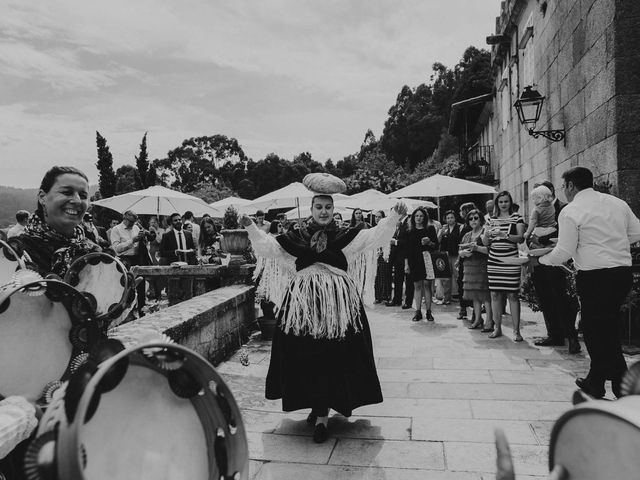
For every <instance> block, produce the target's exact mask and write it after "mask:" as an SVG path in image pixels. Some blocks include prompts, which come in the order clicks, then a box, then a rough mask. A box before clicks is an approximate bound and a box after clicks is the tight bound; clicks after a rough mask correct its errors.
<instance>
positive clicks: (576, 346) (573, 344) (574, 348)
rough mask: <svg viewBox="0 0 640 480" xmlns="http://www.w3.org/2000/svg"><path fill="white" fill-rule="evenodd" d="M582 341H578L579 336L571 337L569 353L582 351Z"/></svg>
mask: <svg viewBox="0 0 640 480" xmlns="http://www.w3.org/2000/svg"><path fill="white" fill-rule="evenodd" d="M580 350H581V348H580V342H579V341H578V339H577V338H570V339H569V353H571V354H576V353H580Z"/></svg>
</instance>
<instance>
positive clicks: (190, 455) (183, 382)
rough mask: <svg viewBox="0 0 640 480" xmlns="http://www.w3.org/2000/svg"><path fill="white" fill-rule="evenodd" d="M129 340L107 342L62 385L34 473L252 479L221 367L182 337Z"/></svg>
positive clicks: (63, 478)
mask: <svg viewBox="0 0 640 480" xmlns="http://www.w3.org/2000/svg"><path fill="white" fill-rule="evenodd" d="M122 348H124V347H122V344H121V343H120V342H118V341H117V340H114V339H109V340H108V341H106V342H104V343H103V345H101V346H100V348H98V349H97V351H95V352H93V353H92V354H91V356H90V359H89V360H88V361H87V362H86V363H85V364H84V365H82V366H81V367H80V368H79V369H78V371H77V372H76V373H74V374H73V375H72V377H71V379H70V380H69V383H68V385H67V386H66V389H65V390H59V391H58V394H57V395H56V398H55V399H54V402H53V403H52V405H51V406H50V407H49V409H48V410H47V412H46V413H45V416H44V417H43V419H42V421H41V422H40V428H39V431H38V437H37V438H36V440H34V442H33V443H32V445H31V446H30V448H29V451H28V453H27V455H26V473H27V476H28V478H29V479H31V480H36V479H42V480H44V479H58V480H82V479H87V480H103V479H104V480H112V479H118V480H126V479H131V480H146V479H148V480H163V479H164V480H180V479H182V480H205V479H207V480H214V479H215V480H220V479H224V480H227V479H243V480H246V479H247V478H248V464H249V460H248V447H247V439H246V434H245V430H244V426H243V424H242V419H241V417H240V411H239V409H238V407H237V405H236V403H235V401H234V399H233V396H232V394H231V391H230V390H229V389H228V388H227V386H226V385H225V383H224V382H223V380H222V378H220V376H219V375H218V374H217V373H216V371H215V370H214V368H213V367H212V366H211V365H210V364H209V363H208V362H207V361H206V360H205V359H204V358H202V357H201V356H199V355H198V354H196V353H194V352H192V351H191V350H189V349H187V348H184V347H181V346H179V345H174V344H168V343H148V344H144V345H138V346H135V347H131V348H127V349H124V350H120V349H122ZM118 350H120V351H118ZM115 352H118V353H115ZM114 353H115V355H113V354H114ZM110 355H113V356H110ZM104 358H106V360H103V361H102V363H98V362H99V361H100V360H102V359H104Z"/></svg>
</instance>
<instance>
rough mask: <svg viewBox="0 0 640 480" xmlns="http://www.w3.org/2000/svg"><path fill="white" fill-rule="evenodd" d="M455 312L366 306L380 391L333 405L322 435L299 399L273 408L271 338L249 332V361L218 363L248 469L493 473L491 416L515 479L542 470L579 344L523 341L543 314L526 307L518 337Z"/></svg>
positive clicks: (312, 475) (283, 475)
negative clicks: (420, 317)
mask: <svg viewBox="0 0 640 480" xmlns="http://www.w3.org/2000/svg"><path fill="white" fill-rule="evenodd" d="M456 314H457V307H456V306H454V305H450V306H446V307H445V306H434V315H435V316H436V322H435V324H428V323H427V322H418V323H417V324H416V323H414V322H411V317H412V315H413V313H412V311H411V310H401V309H400V308H387V307H384V306H380V305H378V306H375V307H373V308H368V309H367V315H368V318H369V322H370V324H371V331H372V335H373V342H374V357H375V359H376V365H377V367H378V374H379V377H380V381H381V386H382V390H383V395H384V401H383V402H382V403H380V404H377V405H368V406H365V407H362V408H359V409H357V410H356V411H355V412H354V416H353V417H351V418H348V419H347V418H344V417H342V416H340V415H338V414H333V413H332V414H331V415H330V419H329V439H328V441H327V442H325V443H323V444H321V445H317V444H315V443H313V441H312V438H311V436H312V433H313V428H312V427H311V426H309V425H308V424H307V423H306V417H307V414H308V411H299V412H282V411H281V402H280V401H279V400H278V401H271V400H266V399H265V398H264V381H265V377H266V373H267V368H268V364H269V358H268V357H269V355H270V342H266V341H262V340H260V339H259V336H257V335H256V336H254V337H252V340H251V341H250V343H249V344H248V345H247V346H246V348H245V351H246V352H248V354H249V360H250V362H251V363H250V365H249V366H243V365H242V364H241V363H240V362H239V357H238V355H236V356H234V357H233V358H231V359H230V360H229V361H227V362H223V363H222V364H221V365H219V366H218V367H217V370H218V371H219V372H220V373H221V375H222V376H223V378H224V379H225V380H226V381H227V383H228V384H229V386H230V388H231V389H232V391H233V393H234V396H235V398H236V401H237V402H238V404H239V406H240V408H241V410H242V413H243V419H244V423H245V428H246V430H247V432H248V439H249V454H250V458H251V462H250V472H249V473H250V477H249V478H251V479H255V480H271V479H279V480H281V479H284V480H286V479H300V478H304V480H320V479H346V480H360V479H362V480H364V479H367V480H369V479H372V480H382V479H389V478H394V479H395V478H398V479H408V480H414V479H415V480H417V479H420V480H422V479H433V480H455V479H460V480H480V479H485V480H489V479H491V480H493V479H494V478H495V474H494V472H495V447H494V443H493V439H494V429H495V428H496V427H499V428H502V429H503V430H504V431H505V432H506V434H507V437H508V439H509V440H510V443H511V450H512V452H513V455H514V462H515V468H516V472H517V474H518V476H517V478H518V480H537V479H543V478H546V474H547V473H548V471H547V455H548V444H549V435H550V432H551V428H552V427H553V423H554V421H555V420H556V419H557V418H558V417H559V416H560V415H561V414H562V413H564V412H565V411H566V410H568V409H569V408H571V404H570V399H571V395H572V393H573V391H574V390H575V385H574V379H575V377H576V376H577V374H579V373H582V372H584V371H585V370H586V369H587V368H588V356H587V355H586V354H585V353H584V352H583V353H581V354H579V355H569V354H568V352H567V347H566V346H565V347H536V346H535V345H533V341H534V340H535V339H536V338H540V337H542V336H544V323H543V321H542V317H541V315H540V314H539V313H538V314H534V313H532V312H531V311H530V310H528V309H527V308H523V319H524V321H523V329H522V330H523V335H524V337H525V341H524V342H522V343H516V342H514V341H513V339H512V338H511V337H510V336H509V335H505V336H504V337H502V338H499V339H495V340H492V339H489V338H488V336H487V334H483V333H481V332H479V331H478V330H469V329H468V328H467V326H468V325H469V323H468V322H465V321H461V320H457V319H456V318H455V317H456ZM506 319H507V317H505V322H507V320H506ZM509 330H510V329H509V328H505V332H506V333H509Z"/></svg>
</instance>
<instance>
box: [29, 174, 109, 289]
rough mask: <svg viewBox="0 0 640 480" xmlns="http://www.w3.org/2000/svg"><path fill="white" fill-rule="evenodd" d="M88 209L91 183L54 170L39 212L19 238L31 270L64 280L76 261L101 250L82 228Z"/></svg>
mask: <svg viewBox="0 0 640 480" xmlns="http://www.w3.org/2000/svg"><path fill="white" fill-rule="evenodd" d="M88 208H89V181H88V179H87V176H86V175H85V174H84V173H83V172H81V171H80V170H78V169H77V168H75V167H53V168H52V169H51V170H49V171H48V172H47V173H46V174H45V176H44V178H43V179H42V183H41V184H40V191H39V192H38V206H37V208H36V211H35V213H34V214H33V215H31V216H30V217H29V221H28V223H27V226H26V228H25V233H23V234H22V235H20V236H19V237H17V240H18V241H19V242H20V243H21V246H22V247H23V248H24V251H25V254H26V255H25V256H26V257H27V262H28V263H29V265H30V267H31V268H33V269H35V270H37V271H38V272H39V273H40V274H42V275H47V274H49V273H54V274H56V275H58V276H60V277H62V276H64V274H65V273H66V271H67V269H68V267H69V265H70V264H71V261H72V260H73V259H74V258H75V257H77V256H80V255H84V254H86V253H89V252H92V251H95V250H99V249H100V247H98V246H97V245H96V244H95V243H93V242H91V241H90V240H88V239H86V238H85V235H84V230H83V229H82V226H81V223H82V217H83V216H84V214H85V213H86V211H87V209H88Z"/></svg>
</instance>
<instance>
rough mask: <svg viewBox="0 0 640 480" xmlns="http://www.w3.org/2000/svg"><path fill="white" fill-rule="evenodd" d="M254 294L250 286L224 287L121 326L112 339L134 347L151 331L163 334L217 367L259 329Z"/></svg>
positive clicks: (111, 334) (115, 329)
mask: <svg viewBox="0 0 640 480" xmlns="http://www.w3.org/2000/svg"><path fill="white" fill-rule="evenodd" d="M254 292H255V288H254V287H252V286H247V285H232V286H227V287H222V288H219V289H217V290H213V291H211V292H208V293H205V294H203V295H199V296H197V297H194V298H192V299H189V300H185V301H183V302H182V303H179V304H177V305H174V306H171V307H167V308H165V309H163V310H160V311H158V312H156V313H153V314H149V315H147V316H145V317H143V318H141V319H139V320H136V321H133V322H131V323H127V324H124V325H120V326H119V327H116V328H114V329H113V330H112V331H110V332H109V336H111V337H116V338H119V339H121V340H123V341H124V343H125V344H127V345H130V344H134V343H139V342H140V341H141V340H143V339H145V338H147V337H148V336H149V333H150V331H151V332H155V333H162V334H164V335H167V336H168V337H170V338H171V339H172V340H173V341H175V342H176V343H179V344H180V345H184V346H185V347H189V348H191V349H192V350H195V351H196V352H198V353H199V354H200V355H202V356H204V357H205V358H207V359H208V360H209V361H210V362H211V363H213V364H214V365H216V364H218V363H220V362H221V361H222V360H224V359H225V358H227V357H228V356H229V355H231V354H232V353H233V352H234V351H236V350H237V349H238V348H239V347H240V346H241V345H242V344H243V343H244V342H246V341H247V339H248V337H249V334H250V332H251V331H252V330H255V329H256V327H257V324H256V318H255V305H254Z"/></svg>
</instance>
